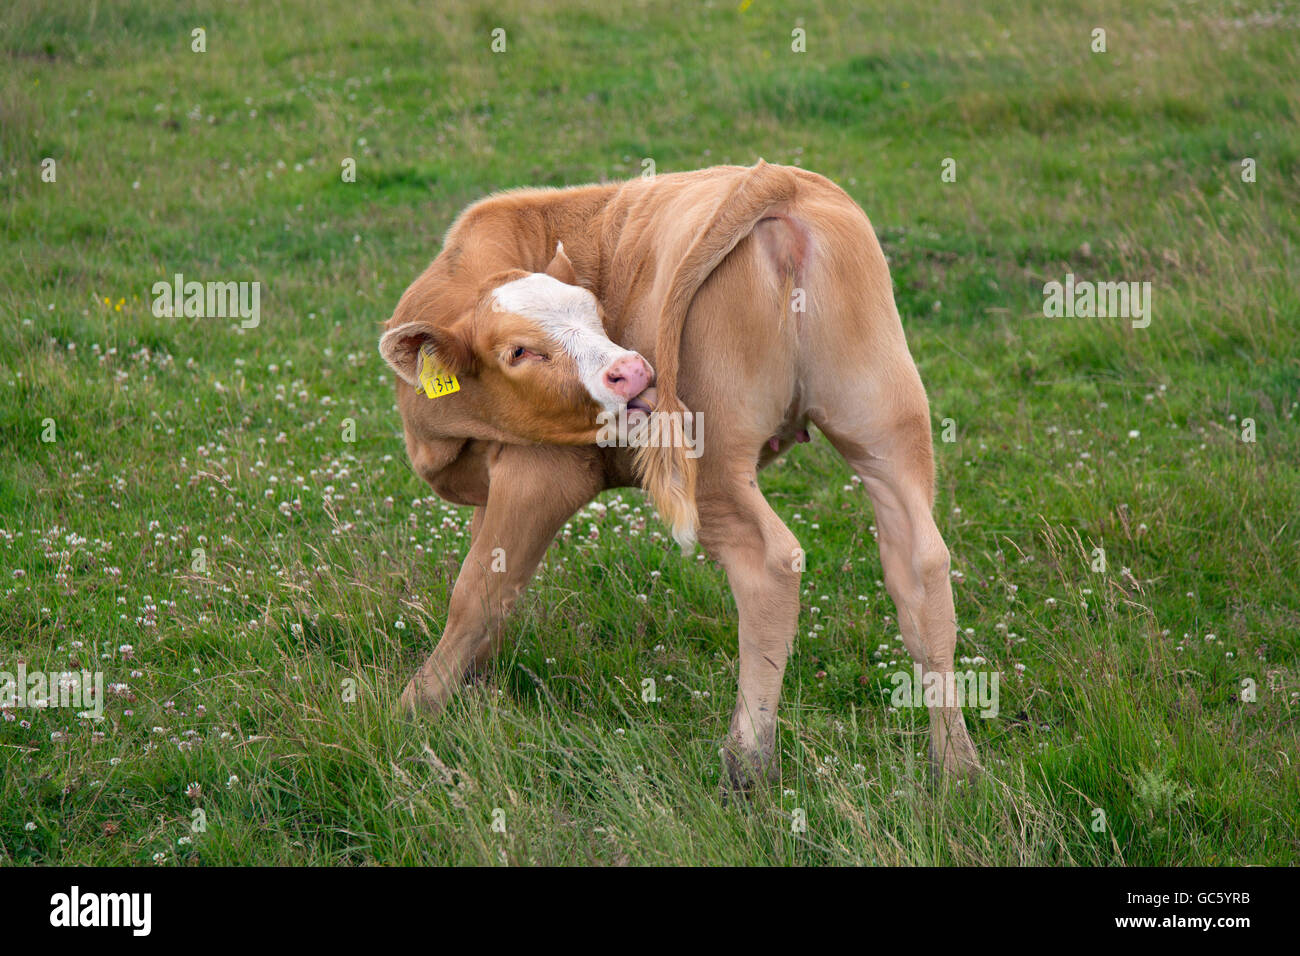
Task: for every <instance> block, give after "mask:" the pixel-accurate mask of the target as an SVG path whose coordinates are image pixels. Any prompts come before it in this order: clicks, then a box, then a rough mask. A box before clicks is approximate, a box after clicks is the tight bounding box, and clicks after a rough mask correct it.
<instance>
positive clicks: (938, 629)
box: [813, 346, 979, 776]
mask: <svg viewBox="0 0 1300 956" xmlns="http://www.w3.org/2000/svg"><path fill="white" fill-rule="evenodd" d="M902 348H903V349H904V351H903V353H902V357H901V358H900V359H899V361H898V363H897V364H896V366H895V367H894V369H892V370H891V371H892V372H893V374H890V375H873V376H868V377H866V379H865V382H866V383H868V384H864V378H863V377H862V376H848V375H846V376H842V377H840V378H839V379H837V384H838V385H839V391H838V394H837V395H835V396H833V397H830V398H828V399H827V400H826V401H825V402H824V403H820V402H819V406H820V407H819V408H817V409H816V410H815V412H814V414H813V420H814V421H815V422H816V424H817V426H818V427H819V428H820V429H821V430H822V431H823V432H824V433H825V434H826V436H827V438H829V439H830V441H831V443H832V444H833V445H834V446H835V447H836V449H837V450H838V451H839V452H840V454H842V455H843V456H844V457H845V459H846V460H847V461H848V463H849V465H850V466H851V467H852V468H853V470H854V471H855V472H857V474H858V475H859V477H861V479H862V481H863V484H864V485H865V486H866V489H867V493H868V494H869V495H870V496H871V502H872V505H873V507H874V508H875V516H876V532H877V536H878V539H879V545H880V562H881V565H882V566H883V568H884V574H885V587H886V588H887V589H888V591H889V594H890V596H891V597H892V598H893V599H894V604H895V606H896V608H897V610H898V623H899V629H900V630H901V631H902V635H903V644H904V645H905V646H906V647H907V650H908V652H909V653H910V654H911V655H912V659H913V660H915V661H916V662H917V663H919V664H920V665H921V668H922V675H923V680H924V679H925V675H929V674H937V675H940V679H941V680H942V684H941V686H943V687H945V688H946V687H950V686H952V684H951V683H950V682H949V679H948V677H949V675H951V674H952V673H953V655H954V653H955V651H956V646H957V620H956V614H955V612H954V609H953V599H952V581H951V578H950V577H949V555H948V548H947V546H946V545H945V544H944V541H943V538H942V536H941V535H940V534H939V529H938V528H937V527H936V526H935V523H934V517H933V515H932V514H931V510H932V508H933V506H934V451H933V446H932V444H931V437H930V412H929V403H928V402H927V401H926V397H925V390H924V389H923V387H922V385H921V380H920V376H919V375H917V372H916V367H915V366H914V365H913V364H912V361H911V358H910V357H908V356H907V355H906V351H905V349H906V346H903V347H902ZM853 383H857V385H858V386H859V387H858V388H854V387H853ZM873 387H874V389H875V390H876V393H875V394H872V392H873ZM957 703H958V702H957V701H955V700H952V699H949V698H947V697H946V695H945V699H944V700H943V703H942V704H941V705H940V706H935V707H931V708H930V761H931V764H932V766H933V767H934V768H935V770H937V771H939V772H940V773H941V774H942V775H948V776H951V775H966V774H969V773H971V772H973V771H975V770H978V769H979V758H978V756H977V755H976V753H975V745H974V744H973V743H972V742H971V739H970V734H969V733H968V732H967V730H966V722H965V719H964V718H963V716H962V712H961V708H960V707H958V706H956V704H957Z"/></svg>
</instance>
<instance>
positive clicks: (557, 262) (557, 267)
mask: <svg viewBox="0 0 1300 956" xmlns="http://www.w3.org/2000/svg"><path fill="white" fill-rule="evenodd" d="M546 274H547V275H548V276H550V277H551V278H552V279H559V280H560V281H561V282H564V283H567V284H568V285H577V284H578V273H576V272H574V271H573V263H572V262H570V261H569V257H568V256H566V255H565V254H564V243H562V242H557V243H556V244H555V257H554V258H553V259H551V264H550V265H549V266H547V267H546Z"/></svg>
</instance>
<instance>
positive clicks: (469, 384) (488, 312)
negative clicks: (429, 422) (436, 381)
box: [379, 246, 655, 445]
mask: <svg viewBox="0 0 1300 956" xmlns="http://www.w3.org/2000/svg"><path fill="white" fill-rule="evenodd" d="M428 348H431V349H432V355H433V357H434V360H435V361H436V363H437V365H438V366H440V367H441V369H443V370H445V371H449V372H450V373H451V374H453V375H455V376H457V378H458V380H459V382H460V384H461V385H462V386H463V387H462V388H461V389H460V390H459V391H457V392H455V393H454V394H455V397H454V398H448V399H443V398H439V399H438V401H444V400H445V401H448V402H451V403H453V404H454V405H455V406H456V408H457V414H459V415H462V416H468V417H469V418H472V419H476V420H478V421H480V422H482V423H484V424H487V425H490V426H492V427H493V428H495V429H497V430H498V431H501V432H504V433H506V434H508V435H511V436H513V437H514V438H516V439H518V440H520V441H525V442H548V443H552V444H568V445H587V444H594V443H595V442H596V441H597V439H598V436H599V432H600V428H601V425H600V422H599V419H598V415H599V413H600V412H601V411H602V410H604V411H607V412H614V413H616V414H617V413H618V411H619V409H621V408H623V407H624V406H626V407H627V408H628V410H629V415H631V414H633V413H649V411H650V410H651V407H652V405H653V402H654V395H655V393H654V389H653V388H652V387H651V383H652V382H653V381H654V370H653V369H652V368H651V367H650V365H649V364H648V363H647V362H646V361H645V359H643V358H642V357H641V356H640V355H638V354H637V353H636V352H632V351H629V350H628V349H625V348H623V347H622V346H619V345H617V344H615V343H614V342H612V341H610V339H609V337H608V336H606V335H605V330H604V327H603V325H602V323H601V311H600V304H599V303H598V302H597V301H596V297H595V296H594V295H592V294H591V293H590V292H589V291H588V290H586V289H584V288H582V287H581V286H579V285H578V284H577V277H576V275H575V274H574V271H573V264H572V263H571V262H569V260H568V258H567V257H566V256H565V255H564V249H563V247H562V246H561V247H559V248H557V250H556V253H555V258H554V259H553V260H552V261H551V264H550V265H549V266H548V267H547V269H546V272H531V273H530V272H523V271H522V270H510V271H509V272H506V273H501V274H500V275H498V276H494V277H491V278H489V280H488V284H487V286H486V287H485V288H483V289H481V290H480V291H479V292H478V293H477V300H476V301H475V304H474V306H473V308H472V309H470V310H467V311H465V312H463V313H462V314H461V315H459V316H457V317H456V318H454V319H452V320H451V321H449V322H447V321H444V322H441V323H436V324H435V323H431V322H426V321H424V320H422V319H415V320H412V321H409V322H404V323H402V324H400V325H397V326H395V327H393V328H390V329H389V330H388V331H387V332H385V333H384V336H383V338H382V339H381V340H380V343H379V350H380V352H381V353H382V354H383V356H384V359H385V360H386V361H387V362H388V364H389V365H391V366H392V367H393V369H394V370H395V371H396V372H397V374H398V375H399V376H401V378H402V379H404V380H405V381H406V382H407V383H408V384H410V385H413V386H416V385H418V377H419V370H420V368H421V365H420V363H421V361H422V359H421V357H420V356H421V353H422V351H423V350H425V349H428ZM413 407H414V408H415V409H417V410H421V411H424V410H428V411H429V412H430V414H433V413H435V411H436V410H435V409H433V408H432V406H428V405H423V404H418V403H417V405H415V406H413Z"/></svg>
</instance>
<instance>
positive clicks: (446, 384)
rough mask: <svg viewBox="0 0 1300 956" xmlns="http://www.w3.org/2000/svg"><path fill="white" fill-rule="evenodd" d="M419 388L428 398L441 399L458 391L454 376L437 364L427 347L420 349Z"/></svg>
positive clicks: (458, 387) (458, 386)
mask: <svg viewBox="0 0 1300 956" xmlns="http://www.w3.org/2000/svg"><path fill="white" fill-rule="evenodd" d="M420 387H421V388H423V389H424V394H426V395H428V396H429V397H430V398H442V396H444V395H450V394H451V393H452V392H459V391H460V382H458V381H457V380H456V376H455V375H452V374H451V372H448V371H447V370H446V369H445V368H443V367H442V366H440V365H439V364H438V360H437V359H436V358H434V355H433V352H432V351H431V350H430V349H429V348H428V346H422V347H421V348H420Z"/></svg>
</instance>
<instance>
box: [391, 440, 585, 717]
mask: <svg viewBox="0 0 1300 956" xmlns="http://www.w3.org/2000/svg"><path fill="white" fill-rule="evenodd" d="M488 481H489V487H488V493H487V504H486V505H484V506H482V507H481V508H480V509H478V510H477V511H476V512H475V515H474V526H473V529H472V535H471V543H470V548H469V553H468V554H467V555H466V556H465V561H464V563H463V564H462V565H461V569H460V574H459V576H457V578H456V583H455V585H454V586H453V588H452V592H451V601H450V604H449V606H448V609H447V623H446V626H445V627H444V629H443V632H442V638H441V639H440V640H439V641H438V644H437V646H436V647H435V648H434V649H433V653H432V654H431V655H430V656H429V659H428V660H426V661H425V662H424V664H423V665H422V666H421V667H420V669H419V670H418V671H417V672H416V673H415V676H414V677H412V678H411V680H410V682H409V683H408V684H407V685H406V690H405V691H403V692H402V697H401V707H402V708H403V709H404V710H408V711H413V712H414V711H421V710H422V711H427V712H431V713H437V712H438V711H440V710H441V709H442V708H443V707H444V706H445V705H446V703H447V701H448V700H449V699H450V698H451V696H452V695H453V694H455V693H456V691H457V690H458V689H459V688H460V687H461V685H462V684H463V683H464V680H465V676H466V674H467V673H468V672H469V670H470V668H471V666H472V665H475V664H478V665H480V666H481V665H482V664H484V663H486V661H487V660H488V659H489V658H490V656H491V655H492V653H493V652H494V651H495V650H496V649H497V647H498V646H499V644H500V638H501V628H502V625H503V623H504V621H505V618H506V615H507V614H508V613H509V611H510V608H511V607H512V606H513V605H514V602H515V599H516V598H517V597H518V596H519V594H520V592H522V591H523V589H524V587H525V586H526V585H527V584H528V581H529V579H530V578H531V577H532V576H533V572H534V571H535V570H536V569H537V565H538V563H539V562H540V561H541V560H542V556H543V555H544V554H545V553H546V548H547V546H548V545H549V544H550V543H551V540H552V539H553V538H554V537H555V534H556V532H557V531H559V530H560V528H562V527H563V526H564V522H566V521H567V520H568V519H569V518H570V517H572V516H573V513H574V512H575V511H577V510H578V509H579V508H581V507H582V506H583V505H584V504H586V503H587V502H588V501H590V500H591V498H592V496H594V495H595V494H596V493H597V492H599V491H600V490H602V488H604V480H603V471H602V469H601V467H600V462H599V456H598V455H597V454H596V453H595V452H594V451H592V450H589V449H580V448H560V447H545V446H521V445H501V446H498V448H497V449H496V450H494V451H493V452H492V454H491V460H490V462H489V465H488Z"/></svg>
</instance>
